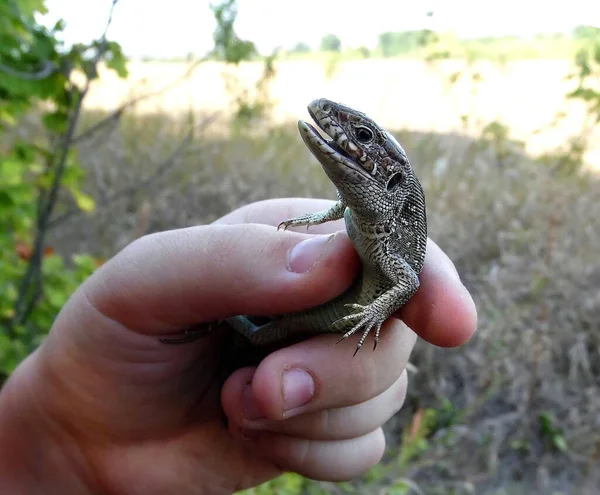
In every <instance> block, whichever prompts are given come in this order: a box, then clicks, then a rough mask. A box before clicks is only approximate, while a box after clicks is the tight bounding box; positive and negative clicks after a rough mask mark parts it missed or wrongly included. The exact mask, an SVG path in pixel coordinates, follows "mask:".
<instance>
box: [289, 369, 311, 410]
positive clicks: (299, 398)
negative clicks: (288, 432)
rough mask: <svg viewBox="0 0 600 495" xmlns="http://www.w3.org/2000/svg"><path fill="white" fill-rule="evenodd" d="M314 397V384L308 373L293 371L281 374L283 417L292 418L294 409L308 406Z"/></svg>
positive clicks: (298, 370)
mask: <svg viewBox="0 0 600 495" xmlns="http://www.w3.org/2000/svg"><path fill="white" fill-rule="evenodd" d="M314 395H315V382H314V380H313V377H312V376H311V374H310V373H308V372H306V371H304V370H300V369H293V370H288V371H285V372H284V373H283V408H284V413H283V416H284V417H285V418H289V417H290V416H294V413H295V411H294V410H295V409H298V408H299V407H301V406H304V405H306V404H308V403H309V402H310V401H311V399H312V398H313V397H314Z"/></svg>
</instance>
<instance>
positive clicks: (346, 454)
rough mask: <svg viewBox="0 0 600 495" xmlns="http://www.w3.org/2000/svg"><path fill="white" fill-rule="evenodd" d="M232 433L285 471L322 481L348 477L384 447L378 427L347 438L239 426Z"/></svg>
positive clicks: (373, 460)
mask: <svg viewBox="0 0 600 495" xmlns="http://www.w3.org/2000/svg"><path fill="white" fill-rule="evenodd" d="M229 431H230V432H231V434H232V435H233V436H234V437H236V438H238V439H240V441H243V442H245V444H246V446H247V449H249V450H251V451H252V453H253V455H256V456H260V457H262V458H264V459H268V460H270V461H271V462H272V463H273V464H275V465H276V466H278V467H280V468H281V469H282V470H285V471H293V472H296V473H299V474H301V475H302V476H306V477H308V478H312V479H315V480H322V481H347V480H349V479H352V478H355V477H357V476H359V475H361V474H362V473H364V472H365V471H367V470H368V469H369V468H371V467H373V466H374V465H375V464H377V463H378V462H379V461H380V460H381V458H382V457H383V454H384V451H385V437H384V435H383V431H382V430H381V428H377V429H376V430H375V431H372V432H370V433H367V434H366V435H363V436H360V437H357V438H352V439H348V440H332V441H322V440H306V439H300V438H297V437H291V436H287V435H280V434H277V433H267V432H257V431H247V430H240V429H239V428H237V427H236V426H235V425H234V424H233V423H231V424H230V428H229Z"/></svg>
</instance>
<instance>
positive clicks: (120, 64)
mask: <svg viewBox="0 0 600 495" xmlns="http://www.w3.org/2000/svg"><path fill="white" fill-rule="evenodd" d="M108 46H109V48H108V52H107V55H108V59H107V60H106V66H107V67H108V68H110V69H113V70H114V71H115V72H116V73H117V74H118V75H119V77H123V78H125V77H127V74H128V71H127V67H126V64H127V58H126V57H125V55H123V51H122V50H121V46H120V45H119V44H118V43H116V42H114V41H111V42H109V43H108Z"/></svg>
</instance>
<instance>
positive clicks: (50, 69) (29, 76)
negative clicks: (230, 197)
mask: <svg viewBox="0 0 600 495" xmlns="http://www.w3.org/2000/svg"><path fill="white" fill-rule="evenodd" d="M57 70H58V66H57V65H56V64H55V63H54V62H51V61H50V60H46V61H44V65H43V66H42V68H41V69H40V70H38V71H37V72H33V73H31V72H21V71H19V70H16V69H13V68H11V67H9V66H8V65H4V64H3V63H1V62H0V71H2V72H4V73H5V74H8V75H9V76H13V77H18V78H19V79H26V80H27V81H39V80H41V79H46V78H47V77H48V76H50V75H52V74H53V73H54V72H56V71H57Z"/></svg>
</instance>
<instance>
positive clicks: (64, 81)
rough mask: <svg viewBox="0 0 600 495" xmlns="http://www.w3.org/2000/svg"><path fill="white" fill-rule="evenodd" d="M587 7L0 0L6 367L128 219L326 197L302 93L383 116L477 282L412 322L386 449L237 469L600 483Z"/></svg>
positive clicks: (1, 303)
mask: <svg viewBox="0 0 600 495" xmlns="http://www.w3.org/2000/svg"><path fill="white" fill-rule="evenodd" d="M599 26H600V6H590V2H585V1H580V0H572V1H570V2H568V4H564V5H560V6H558V5H557V6H555V7H551V6H548V5H547V2H541V1H533V0H531V1H530V2H527V3H525V2H516V1H513V0H510V1H509V0H507V1H505V2H497V3H495V4H494V5H490V4H488V3H485V4H484V3H483V2H476V1H472V0H454V1H446V2H441V1H429V2H412V3H411V4H410V5H408V4H406V3H405V2H398V1H395V0H371V1H370V2H368V3H364V2H353V1H345V2H342V1H330V2H318V1H316V0H304V1H303V2H292V1H289V0H281V1H279V2H268V1H266V0H238V1H234V0H225V1H218V0H215V1H214V2H212V3H209V2H208V1H190V0H171V1H169V2H168V3H164V2H142V1H141V0H120V1H118V0H117V1H110V0H104V1H100V0H97V1H94V2H81V1H76V0H46V1H44V0H4V1H2V2H0V287H1V288H2V290H0V373H1V377H2V380H4V379H6V377H7V376H8V375H9V374H10V373H11V371H12V370H13V369H14V368H15V366H16V365H17V364H18V363H19V362H20V361H21V360H22V359H23V358H24V357H25V356H26V355H27V354H28V353H29V352H31V350H32V349H34V348H35V346H37V345H38V344H39V342H40V341H41V340H42V339H43V338H44V335H45V334H46V333H47V331H48V329H49V328H50V326H51V324H52V321H53V319H54V317H55V316H56V314H57V312H58V311H59V310H60V308H61V307H62V305H64V303H65V302H66V300H67V299H68V297H69V296H70V294H71V293H72V292H73V291H74V290H75V288H76V287H77V286H78V285H79V284H80V283H81V282H82V281H83V280H85V278H86V277H87V276H89V274H90V273H92V272H93V271H94V270H95V269H96V268H98V267H99V266H101V265H102V263H103V262H104V261H105V260H106V259H108V258H110V257H111V256H113V255H114V254H115V253H116V252H118V251H119V250H120V249H122V248H123V247H124V246H126V245H127V244H128V243H130V242H131V241H133V240H134V239H136V238H138V237H140V236H142V235H144V234H147V233H151V232H156V231H161V230H167V229H174V228H179V227H186V226H190V225H197V224H202V223H209V222H211V221H213V220H215V219H216V218H218V217H219V216H221V215H223V214H225V213H227V212H229V211H231V210H232V209H234V208H237V207H239V206H242V205H244V204H247V203H249V202H253V201H258V200H262V199H268V198H274V197H284V196H305V197H327V198H331V199H334V198H335V190H334V188H333V186H332V185H331V183H329V181H328V180H327V178H326V176H325V174H324V173H323V171H322V169H321V167H320V166H319V164H318V163H317V162H316V160H315V159H314V158H313V157H312V156H311V155H310V153H309V152H308V151H307V149H306V147H305V146H304V144H303V143H302V140H301V139H300V137H299V135H298V132H297V129H296V121H297V120H298V119H307V118H308V114H307V112H306V105H307V104H308V103H309V102H310V101H311V100H313V99H314V98H318V97H327V98H330V99H332V100H336V101H340V102H343V103H345V104H347V105H349V106H351V107H354V108H356V109H358V110H361V111H363V112H365V113H367V114H368V115H369V116H370V117H372V118H373V119H374V120H375V121H376V122H378V123H379V124H380V125H382V126H384V127H386V128H388V130H390V131H391V132H392V133H393V134H395V135H396V137H397V138H398V140H399V142H400V143H401V144H402V145H403V146H404V148H405V149H406V151H407V154H408V156H409V158H410V160H411V162H412V163H413V166H414V167H415V169H416V172H417V174H418V176H419V177H420V179H421V182H422V184H423V187H424V189H425V194H426V197H427V202H428V220H429V235H430V237H431V238H432V239H434V240H435V241H436V242H437V243H438V244H439V245H440V246H441V247H442V248H443V249H444V250H445V251H446V252H447V253H448V254H449V255H450V256H451V258H452V259H453V260H454V262H455V263H456V265H457V268H458V270H459V272H460V275H461V278H462V280H463V283H464V284H465V285H466V286H467V288H468V289H469V290H470V291H471V292H472V294H473V296H474V299H475V302H476V305H477V308H478V312H479V326H478V331H477V333H476V334H475V336H474V337H473V339H472V340H471V341H470V342H469V343H467V344H466V345H465V346H463V347H461V348H458V349H452V350H448V349H438V348H435V347H433V346H431V345H429V344H425V343H423V342H419V343H418V345H417V348H416V350H415V354H414V356H413V359H412V363H413V364H414V369H413V370H411V372H410V378H409V379H410V384H411V385H410V389H409V396H408V398H407V401H406V404H405V407H404V408H403V410H402V411H401V412H400V413H399V414H398V415H397V416H396V417H395V418H394V419H393V420H392V421H390V423H389V424H388V425H387V428H386V435H387V440H388V452H387V454H386V456H385V458H384V460H383V462H382V463H381V464H380V465H378V466H376V467H375V468H373V469H372V470H371V471H370V472H369V473H367V474H366V475H365V476H363V477H362V478H360V479H357V480H353V481H352V482H349V483H317V482H314V481H310V480H307V479H303V478H301V477H300V476H297V475H294V474H286V475H284V476H282V477H280V478H278V479H277V480H275V481H273V482H271V483H268V484H265V485H263V486H261V487H259V488H256V489H254V490H249V491H248V492H247V493H257V494H258V493H264V494H267V493H286V494H300V493H386V494H387V493H390V494H473V493H476V494H532V493H540V494H571V493H577V494H588V493H590V494H591V493H600V489H599V488H598V487H599V486H600V469H599V468H598V466H597V464H598V458H599V457H600V433H599V432H600V393H599V390H598V388H599V386H600V379H599V374H600V355H599V353H600V262H599V261H598V259H599V254H600V253H599V246H600V183H599V174H600V28H599Z"/></svg>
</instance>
